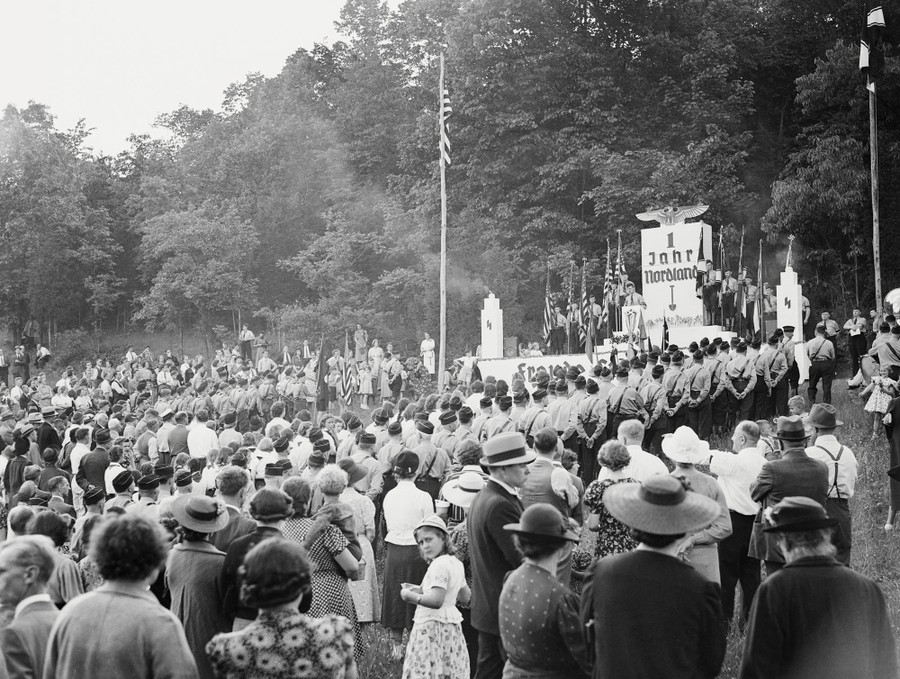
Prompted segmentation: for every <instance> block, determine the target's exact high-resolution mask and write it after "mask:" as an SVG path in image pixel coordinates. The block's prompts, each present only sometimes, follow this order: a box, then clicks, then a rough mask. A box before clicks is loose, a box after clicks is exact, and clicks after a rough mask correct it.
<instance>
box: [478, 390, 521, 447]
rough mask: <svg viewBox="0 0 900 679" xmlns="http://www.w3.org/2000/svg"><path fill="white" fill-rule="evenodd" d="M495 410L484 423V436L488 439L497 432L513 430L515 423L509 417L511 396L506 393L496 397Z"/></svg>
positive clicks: (502, 432)
mask: <svg viewBox="0 0 900 679" xmlns="http://www.w3.org/2000/svg"><path fill="white" fill-rule="evenodd" d="M497 408H498V410H497V412H496V413H494V414H493V415H492V416H491V418H490V419H489V420H488V421H487V424H486V425H485V436H487V439H488V440H490V439H492V438H493V437H495V436H496V435H497V434H504V433H506V432H509V431H515V430H516V425H515V424H514V423H513V421H512V420H511V419H510V417H509V411H510V410H512V396H510V395H509V394H506V395H505V396H501V397H499V398H498V399H497Z"/></svg>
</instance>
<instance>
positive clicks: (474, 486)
mask: <svg viewBox="0 0 900 679" xmlns="http://www.w3.org/2000/svg"><path fill="white" fill-rule="evenodd" d="M484 485H485V480H484V477H483V476H482V475H481V474H479V473H478V472H463V473H462V474H460V475H459V476H457V477H456V478H455V479H450V480H449V481H447V483H445V484H444V487H443V488H441V494H442V495H443V496H444V499H445V500H446V501H447V502H449V503H450V504H452V505H456V506H457V507H462V508H463V509H468V508H469V507H470V506H471V505H472V501H473V500H474V499H475V496H476V495H478V492H479V491H480V490H481V489H482V488H484Z"/></svg>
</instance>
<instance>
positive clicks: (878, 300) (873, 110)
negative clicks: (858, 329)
mask: <svg viewBox="0 0 900 679" xmlns="http://www.w3.org/2000/svg"><path fill="white" fill-rule="evenodd" d="M877 104H878V101H877V99H876V97H875V83H871V84H870V86H869V166H870V169H871V172H872V267H873V268H874V270H875V311H876V313H877V314H878V315H879V316H881V313H882V311H883V304H884V296H883V295H882V294H881V242H880V241H881V228H880V226H879V216H878V109H877Z"/></svg>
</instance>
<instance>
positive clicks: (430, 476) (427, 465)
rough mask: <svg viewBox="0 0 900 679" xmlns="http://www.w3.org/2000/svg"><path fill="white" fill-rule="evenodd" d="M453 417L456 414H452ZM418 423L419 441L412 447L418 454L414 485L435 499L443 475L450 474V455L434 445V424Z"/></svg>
mask: <svg viewBox="0 0 900 679" xmlns="http://www.w3.org/2000/svg"><path fill="white" fill-rule="evenodd" d="M445 414H446V413H445ZM454 417H456V416H455V415H454ZM419 425H421V426H419V432H420V439H421V441H420V443H419V445H417V446H416V447H415V448H413V452H414V453H415V454H416V455H418V456H419V472H418V475H417V478H416V486H418V487H419V488H420V489H422V490H424V491H425V492H426V493H428V494H429V495H431V497H432V498H433V499H435V500H436V499H437V498H438V494H439V493H440V490H441V483H442V482H443V480H444V477H446V476H447V475H449V474H450V467H451V461H450V456H449V455H448V454H447V452H446V451H445V450H444V449H443V448H440V447H438V446H436V445H434V441H433V440H432V432H433V431H434V425H432V424H431V422H428V421H427V420H426V421H423V422H420V423H419ZM417 426H418V425H417ZM429 430H430V431H429Z"/></svg>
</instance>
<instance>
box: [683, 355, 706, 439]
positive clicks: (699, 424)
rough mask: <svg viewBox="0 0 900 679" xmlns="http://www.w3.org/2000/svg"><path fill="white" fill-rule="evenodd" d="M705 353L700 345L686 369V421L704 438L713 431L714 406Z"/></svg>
mask: <svg viewBox="0 0 900 679" xmlns="http://www.w3.org/2000/svg"><path fill="white" fill-rule="evenodd" d="M705 355H706V354H705V352H704V351H702V350H701V349H700V348H699V347H698V348H697V349H696V350H695V351H694V353H693V356H692V359H693V360H692V362H691V365H690V366H689V367H688V368H686V369H685V371H684V379H685V381H686V383H687V387H686V390H687V393H688V401H687V404H686V406H685V423H686V424H687V426H688V427H690V428H691V429H693V430H694V431H695V432H696V433H697V436H699V437H700V438H701V439H703V440H706V439H708V438H709V435H710V434H711V433H712V406H711V403H710V401H709V394H710V389H711V388H712V375H711V374H710V372H709V370H708V369H707V368H706V366H705V365H704V357H705Z"/></svg>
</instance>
